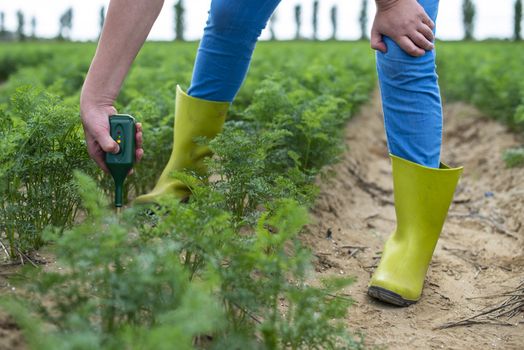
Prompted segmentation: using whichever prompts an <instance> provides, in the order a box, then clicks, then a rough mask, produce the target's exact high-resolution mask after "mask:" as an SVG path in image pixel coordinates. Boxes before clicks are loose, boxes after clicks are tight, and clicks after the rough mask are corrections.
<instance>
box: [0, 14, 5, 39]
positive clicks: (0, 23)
mask: <svg viewBox="0 0 524 350" xmlns="http://www.w3.org/2000/svg"><path fill="white" fill-rule="evenodd" d="M3 34H5V13H4V12H0V35H3Z"/></svg>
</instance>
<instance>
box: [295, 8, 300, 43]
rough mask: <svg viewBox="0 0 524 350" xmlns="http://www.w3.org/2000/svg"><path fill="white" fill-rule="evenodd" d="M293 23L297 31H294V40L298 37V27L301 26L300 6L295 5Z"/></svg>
mask: <svg viewBox="0 0 524 350" xmlns="http://www.w3.org/2000/svg"><path fill="white" fill-rule="evenodd" d="M295 23H296V27H297V31H296V33H295V40H299V39H300V27H301V26H302V6H300V5H296V6H295Z"/></svg>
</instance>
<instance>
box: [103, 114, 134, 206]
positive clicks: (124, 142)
mask: <svg viewBox="0 0 524 350" xmlns="http://www.w3.org/2000/svg"><path fill="white" fill-rule="evenodd" d="M109 130H110V133H111V137H112V138H113V140H115V141H116V143H118V145H119V146H120V150H119V151H118V153H117V154H112V153H106V164H107V167H108V168H109V171H110V172H111V175H112V176H113V179H114V180H115V207H116V208H117V211H118V210H119V208H121V207H122V196H123V190H124V181H125V179H126V176H127V174H128V173H129V171H130V170H131V169H132V168H133V164H134V163H135V133H136V126H135V118H133V117H132V116H130V115H127V114H115V115H112V116H110V117H109Z"/></svg>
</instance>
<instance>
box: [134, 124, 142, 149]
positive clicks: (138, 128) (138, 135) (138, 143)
mask: <svg viewBox="0 0 524 350" xmlns="http://www.w3.org/2000/svg"><path fill="white" fill-rule="evenodd" d="M135 141H136V148H142V144H143V137H142V124H141V123H137V124H136V134H135Z"/></svg>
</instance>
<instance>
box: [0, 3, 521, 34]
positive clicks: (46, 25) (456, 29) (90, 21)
mask: <svg viewBox="0 0 524 350" xmlns="http://www.w3.org/2000/svg"><path fill="white" fill-rule="evenodd" d="M250 1H252V0H250ZM368 2H369V9H368V17H369V24H368V25H369V26H371V22H372V19H373V14H374V12H375V5H374V1H373V0H370V1H368ZM474 2H475V4H476V7H477V17H476V25H475V38H477V39H485V38H495V37H497V38H508V37H511V36H512V33H513V3H514V0H497V1H493V0H474ZM174 3H175V0H165V3H164V8H163V9H162V12H161V13H160V16H159V17H158V19H157V21H156V23H155V25H154V27H153V29H152V30H151V33H150V35H149V39H150V40H171V39H173V35H174V34H173V5H174ZM185 3H186V34H185V35H186V38H187V39H190V40H196V39H199V38H200V37H201V35H202V33H203V28H204V24H205V22H206V18H207V11H208V10H209V5H210V0H186V1H185ZM312 3H313V0H282V3H281V4H280V5H279V7H278V9H277V20H276V22H275V30H276V35H277V38H278V39H292V38H293V37H294V33H295V23H294V7H295V5H297V4H302V5H303V10H302V13H303V20H302V22H303V25H302V27H303V30H302V35H303V36H305V37H309V36H311V33H312V25H311V20H310V18H311V15H312ZM108 4H109V0H89V1H87V0H0V11H2V12H5V15H6V27H7V29H8V30H14V29H15V28H16V11H17V10H19V9H20V10H22V11H23V12H24V14H25V16H26V22H27V23H26V31H27V32H28V33H29V31H30V25H29V22H30V20H31V18H32V17H33V16H34V17H35V18H36V20H37V29H36V32H37V35H38V36H42V37H55V36H56V35H57V33H58V23H59V18H60V15H61V14H62V13H63V12H64V11H65V10H66V9H67V8H68V7H70V6H71V7H73V9H74V18H73V30H72V33H71V35H72V38H73V39H74V40H94V39H96V38H97V36H98V32H99V12H100V8H101V6H106V8H107V5H108ZM361 4H362V1H361V0H320V8H319V37H320V39H323V38H329V37H330V36H331V22H330V9H331V7H332V6H334V5H337V6H338V14H339V19H338V22H339V24H338V26H339V31H338V33H339V34H338V38H339V39H349V40H351V39H357V38H359V36H360V29H359V23H358V17H359V12H360V8H361ZM461 4H462V0H440V10H439V17H438V20H437V37H438V38H440V39H443V40H454V39H461V38H462V36H463V28H462V19H461V17H462V16H461ZM368 32H369V29H368ZM267 38H269V32H268V30H265V31H264V32H263V33H262V37H261V39H267Z"/></svg>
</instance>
